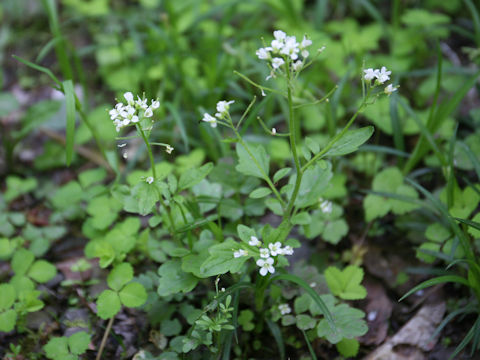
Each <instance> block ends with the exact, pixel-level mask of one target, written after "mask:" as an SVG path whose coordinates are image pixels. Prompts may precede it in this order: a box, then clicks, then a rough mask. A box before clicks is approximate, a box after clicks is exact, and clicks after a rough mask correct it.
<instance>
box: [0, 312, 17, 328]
mask: <svg viewBox="0 0 480 360" xmlns="http://www.w3.org/2000/svg"><path fill="white" fill-rule="evenodd" d="M16 322H17V312H16V311H15V310H13V309H10V310H7V311H5V312H3V313H0V331H3V332H10V331H12V330H13V329H14V328H15V323H16Z"/></svg>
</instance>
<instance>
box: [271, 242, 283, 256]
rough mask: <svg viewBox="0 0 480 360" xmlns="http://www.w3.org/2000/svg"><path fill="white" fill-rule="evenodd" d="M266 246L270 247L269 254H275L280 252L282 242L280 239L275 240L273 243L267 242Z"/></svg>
mask: <svg viewBox="0 0 480 360" xmlns="http://www.w3.org/2000/svg"><path fill="white" fill-rule="evenodd" d="M268 248H269V249H270V254H272V256H277V255H280V254H281V253H282V243H281V242H280V241H277V242H276V243H274V244H268Z"/></svg>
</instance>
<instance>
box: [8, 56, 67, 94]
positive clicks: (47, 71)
mask: <svg viewBox="0 0 480 360" xmlns="http://www.w3.org/2000/svg"><path fill="white" fill-rule="evenodd" d="M12 57H13V58H14V59H15V60H18V61H20V62H21V63H22V64H25V65H27V66H28V67H31V68H32V69H35V70H37V71H41V72H43V73H45V74H47V75H48V76H49V77H50V79H52V80H53V81H54V82H55V84H57V85H58V87H59V88H61V87H62V84H61V83H60V80H58V78H57V77H56V76H55V75H53V73H52V72H51V71H50V69H47V68H46V67H43V66H40V65H37V64H34V63H32V62H30V61H28V60H25V59H22V58H21V57H19V56H17V55H12Z"/></svg>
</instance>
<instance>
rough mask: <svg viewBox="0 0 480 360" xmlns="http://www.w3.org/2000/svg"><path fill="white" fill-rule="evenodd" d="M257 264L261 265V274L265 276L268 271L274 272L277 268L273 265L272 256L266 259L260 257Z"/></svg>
mask: <svg viewBox="0 0 480 360" xmlns="http://www.w3.org/2000/svg"><path fill="white" fill-rule="evenodd" d="M257 265H258V266H260V275H262V276H265V275H267V274H268V273H271V274H273V273H274V272H275V268H274V267H273V259H272V258H271V257H269V258H266V259H265V260H264V259H258V260H257Z"/></svg>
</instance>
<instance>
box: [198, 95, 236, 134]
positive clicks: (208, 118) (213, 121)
mask: <svg viewBox="0 0 480 360" xmlns="http://www.w3.org/2000/svg"><path fill="white" fill-rule="evenodd" d="M234 102H235V101H233V100H231V101H224V100H222V101H219V102H218V103H217V112H216V113H215V117H213V116H212V115H210V114H208V113H205V114H203V119H202V121H205V122H207V123H210V126H211V127H212V128H215V127H217V119H218V120H222V119H225V118H226V117H227V116H228V111H229V110H230V105H231V104H233V103H234Z"/></svg>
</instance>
